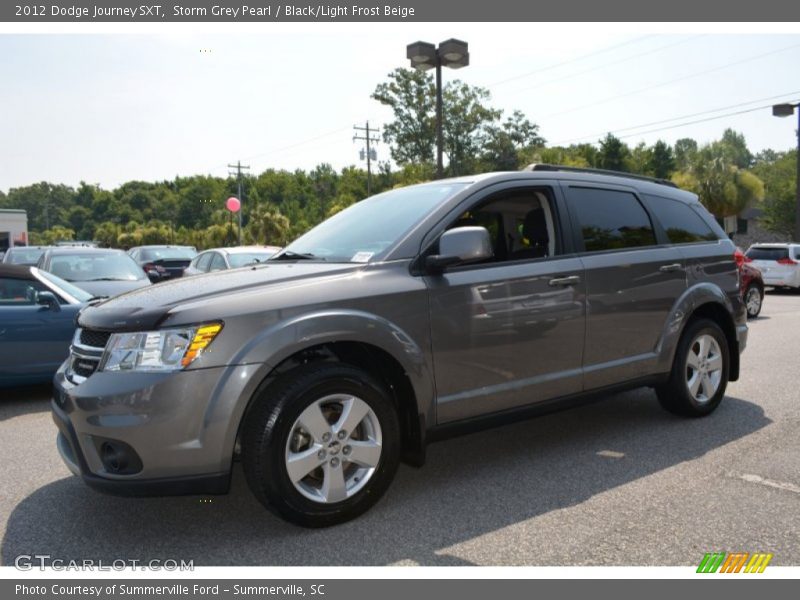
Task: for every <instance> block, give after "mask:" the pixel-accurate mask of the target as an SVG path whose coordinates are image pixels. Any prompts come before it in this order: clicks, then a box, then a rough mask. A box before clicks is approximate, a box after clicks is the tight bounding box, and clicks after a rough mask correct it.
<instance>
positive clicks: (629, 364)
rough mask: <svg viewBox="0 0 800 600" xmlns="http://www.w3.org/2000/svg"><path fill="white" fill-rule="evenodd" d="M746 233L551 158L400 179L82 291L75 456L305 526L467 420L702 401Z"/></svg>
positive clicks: (664, 194) (726, 356)
mask: <svg viewBox="0 0 800 600" xmlns="http://www.w3.org/2000/svg"><path fill="white" fill-rule="evenodd" d="M734 250H735V248H734V246H733V244H732V242H731V241H730V240H728V239H727V238H726V236H725V235H724V233H723V232H722V230H721V229H720V228H719V227H718V225H717V224H716V222H715V221H714V219H713V218H712V217H711V215H709V214H708V212H707V211H706V210H705V209H704V208H703V207H702V206H701V205H700V204H699V203H698V201H697V198H696V196H694V195H693V194H690V193H688V192H684V191H681V190H678V189H676V188H675V187H673V186H671V185H669V184H668V183H667V182H658V181H655V180H644V179H642V178H634V177H622V176H618V175H614V174H608V173H601V172H585V171H582V172H575V171H574V170H569V169H566V168H561V167H551V166H547V165H538V166H536V167H533V168H531V169H530V170H528V171H523V172H519V173H496V174H489V175H481V176H475V177H465V178H459V179H451V180H443V181H437V182H433V183H427V184H422V185H416V186H411V187H406V188H402V189H397V190H393V191H390V192H387V193H384V194H380V195H377V196H374V197H372V198H369V199H367V200H364V201H362V202H359V203H357V204H355V205H353V206H351V207H350V208H348V209H346V210H344V211H342V212H340V213H339V214H337V215H335V216H334V217H331V218H330V219H328V220H327V221H325V222H324V223H322V224H321V225H319V226H318V227H316V228H314V229H312V230H311V231H310V232H308V233H307V234H305V235H304V236H302V237H301V238H299V239H298V240H297V241H295V242H294V243H292V244H291V245H289V246H288V247H287V248H286V249H285V250H284V251H283V252H282V253H280V254H279V255H278V256H277V257H276V258H275V259H273V260H271V261H268V262H267V263H264V264H262V265H257V266H254V267H248V268H243V269H235V270H231V271H226V272H223V273H219V274H213V275H201V276H198V277H193V278H190V279H182V280H177V281H174V282H168V283H164V284H159V285H157V286H151V287H149V288H144V289H142V290H139V291H134V292H130V293H127V294H124V295H122V296H119V297H116V298H113V299H111V300H107V301H104V302H100V303H99V304H94V305H91V306H88V307H86V308H85V309H83V311H82V312H81V314H80V316H79V319H78V325H79V329H78V330H77V331H76V334H75V338H74V341H73V345H72V351H71V356H70V358H69V359H68V360H67V362H65V363H64V365H63V366H62V367H61V369H60V370H59V371H58V373H57V374H56V377H55V393H54V400H53V404H52V407H53V414H54V418H55V421H56V423H57V425H58V427H59V429H60V433H59V436H58V447H59V450H60V452H61V455H62V456H63V458H64V460H65V461H66V463H67V465H68V466H69V467H70V468H71V470H72V471H73V472H74V473H76V474H79V475H81V476H82V477H83V478H84V480H85V481H86V482H87V483H88V484H90V485H92V486H94V487H96V488H100V489H103V490H107V491H111V492H115V493H123V494H185V493H224V492H226V491H227V490H228V487H229V481H230V474H231V466H232V462H233V460H234V459H235V458H236V457H238V456H240V457H241V460H242V463H243V467H244V473H245V476H246V479H247V482H248V484H249V485H250V488H251V489H252V490H253V492H254V493H255V495H256V496H257V497H258V499H259V500H260V501H261V502H262V503H264V504H265V505H266V506H268V507H269V508H271V509H273V510H274V511H276V512H277V513H278V514H280V515H281V516H283V517H284V518H286V519H288V520H290V521H293V522H295V523H299V524H302V525H306V526H325V525H331V524H334V523H338V522H341V521H345V520H347V519H350V518H353V517H354V516H356V515H358V514H360V513H362V512H363V511H365V510H366V509H367V508H369V507H370V506H371V505H372V504H374V503H375V502H376V501H377V500H378V499H379V498H380V496H381V495H382V494H383V492H384V491H385V490H386V489H387V487H388V486H389V483H390V482H391V480H392V477H393V476H394V473H395V470H396V469H397V466H398V462H399V460H401V458H402V459H405V460H407V461H408V462H411V463H412V464H413V463H416V464H421V463H422V462H423V460H424V451H425V445H426V442H429V441H431V440H433V439H436V438H441V437H443V436H444V434H445V433H446V432H453V431H458V430H461V429H462V428H464V425H465V424H472V423H477V422H480V421H483V422H484V423H485V422H486V418H489V419H490V420H492V421H494V420H495V419H497V418H498V417H505V418H508V417H512V418H513V416H519V415H520V414H522V412H530V410H531V409H532V408H533V409H534V410H538V409H540V408H541V407H543V406H546V405H550V404H552V403H553V402H554V401H556V400H564V399H567V398H570V399H572V398H576V397H580V396H582V395H585V394H587V393H589V392H597V391H598V390H603V391H605V390H611V389H618V388H622V387H635V386H641V385H649V386H653V387H655V390H656V395H657V396H658V399H659V401H660V402H661V404H662V405H663V406H664V407H665V408H666V409H667V410H669V411H671V412H673V413H678V414H681V415H687V416H702V415H707V414H708V413H710V412H711V411H713V410H714V409H715V408H716V407H717V405H718V404H719V403H720V401H721V400H722V397H723V395H724V392H725V387H726V384H727V382H728V381H729V380H735V379H737V377H738V374H739V353H740V352H741V351H742V350H743V349H744V346H745V341H746V337H747V325H746V313H745V307H744V306H743V303H742V300H741V297H740V295H739V286H738V282H737V277H738V275H737V273H738V271H737V268H736V263H735V261H734Z"/></svg>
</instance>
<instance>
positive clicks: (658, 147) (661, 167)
mask: <svg viewBox="0 0 800 600" xmlns="http://www.w3.org/2000/svg"><path fill="white" fill-rule="evenodd" d="M648 171H649V172H650V174H651V175H653V177H658V178H660V179H669V178H670V177H671V176H672V173H673V172H674V171H675V157H674V156H673V155H672V148H670V146H669V144H667V143H666V142H663V141H661V140H658V141H657V142H656V143H655V145H653V150H652V153H651V155H650V162H649V164H648Z"/></svg>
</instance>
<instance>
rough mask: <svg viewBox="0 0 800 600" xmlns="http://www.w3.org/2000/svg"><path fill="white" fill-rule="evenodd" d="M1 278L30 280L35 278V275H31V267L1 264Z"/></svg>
mask: <svg viewBox="0 0 800 600" xmlns="http://www.w3.org/2000/svg"><path fill="white" fill-rule="evenodd" d="M0 277H10V278H13V279H30V280H32V279H33V278H34V277H33V275H31V268H30V267H29V266H27V265H12V264H7V263H0Z"/></svg>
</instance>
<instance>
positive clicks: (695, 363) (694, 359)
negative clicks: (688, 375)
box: [686, 350, 700, 371]
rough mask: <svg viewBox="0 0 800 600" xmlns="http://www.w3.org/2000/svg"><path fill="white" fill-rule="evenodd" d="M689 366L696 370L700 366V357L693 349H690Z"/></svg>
mask: <svg viewBox="0 0 800 600" xmlns="http://www.w3.org/2000/svg"><path fill="white" fill-rule="evenodd" d="M686 364H687V366H689V367H691V368H692V370H694V371H696V370H697V369H699V368H700V357H699V356H697V354H695V353H694V351H693V350H689V356H688V357H687V358H686Z"/></svg>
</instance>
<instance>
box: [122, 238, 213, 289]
mask: <svg viewBox="0 0 800 600" xmlns="http://www.w3.org/2000/svg"><path fill="white" fill-rule="evenodd" d="M128 255H129V256H130V257H131V258H132V259H133V260H135V261H136V264H138V265H139V266H140V267H141V268H142V269H143V270H144V272H145V273H146V274H147V276H148V277H149V278H150V281H152V282H154V283H155V282H157V281H163V280H165V279H173V278H175V277H182V276H183V271H184V269H186V267H188V266H189V263H190V262H191V260H192V259H193V258H194V257H195V256H197V250H196V249H195V247H194V246H135V247H134V248H131V249H130V250H128Z"/></svg>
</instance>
